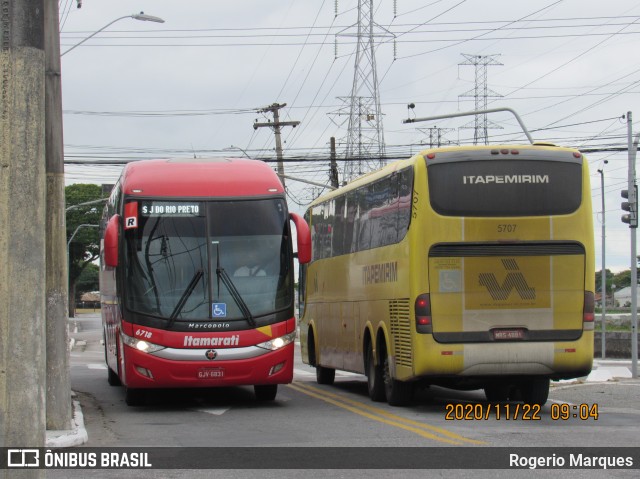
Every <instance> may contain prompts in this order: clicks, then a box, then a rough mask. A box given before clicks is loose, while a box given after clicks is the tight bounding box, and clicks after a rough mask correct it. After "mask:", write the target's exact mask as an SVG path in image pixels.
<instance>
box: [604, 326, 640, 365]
mask: <svg viewBox="0 0 640 479" xmlns="http://www.w3.org/2000/svg"><path fill="white" fill-rule="evenodd" d="M598 326H599V325H598ZM598 326H596V327H598ZM601 337H602V333H601V331H596V332H595V337H594V351H593V356H594V357H596V358H599V357H601V356H602V354H601V353H602V343H601V342H600V340H601ZM638 337H639V338H640V335H638ZM604 342H605V347H606V349H607V350H606V352H605V353H606V357H607V358H608V359H631V333H630V332H607V333H606V334H605V338H604ZM638 344H640V343H638ZM638 357H639V358H640V353H639V354H638Z"/></svg>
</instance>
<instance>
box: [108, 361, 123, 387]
mask: <svg viewBox="0 0 640 479" xmlns="http://www.w3.org/2000/svg"><path fill="white" fill-rule="evenodd" d="M107 382H108V383H109V386H120V385H122V383H121V382H120V378H119V377H118V374H117V373H116V372H115V371H114V370H113V369H111V368H110V367H109V366H107Z"/></svg>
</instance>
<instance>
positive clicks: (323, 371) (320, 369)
mask: <svg viewBox="0 0 640 479" xmlns="http://www.w3.org/2000/svg"><path fill="white" fill-rule="evenodd" d="M335 379H336V370H335V369H332V368H325V367H324V366H320V365H319V364H316V382H317V383H318V384H328V385H329V386H331V385H332V384H333V382H334V381H335Z"/></svg>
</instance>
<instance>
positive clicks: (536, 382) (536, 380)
mask: <svg viewBox="0 0 640 479" xmlns="http://www.w3.org/2000/svg"><path fill="white" fill-rule="evenodd" d="M520 392H521V393H522V400H523V401H524V403H525V404H539V405H540V406H544V405H545V403H546V402H547V399H548V398H549V379H548V378H544V377H532V378H528V379H526V380H525V382H523V383H522V385H521V386H520Z"/></svg>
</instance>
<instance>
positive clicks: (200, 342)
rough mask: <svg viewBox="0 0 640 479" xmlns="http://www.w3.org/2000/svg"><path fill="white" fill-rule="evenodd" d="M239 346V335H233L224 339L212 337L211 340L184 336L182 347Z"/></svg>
mask: <svg viewBox="0 0 640 479" xmlns="http://www.w3.org/2000/svg"><path fill="white" fill-rule="evenodd" d="M238 344H240V335H239V334H234V335H233V336H227V337H225V338H222V337H213V338H204V337H195V338H194V337H193V336H185V337H184V346H186V347H196V346H202V347H209V346H237V345H238Z"/></svg>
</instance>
